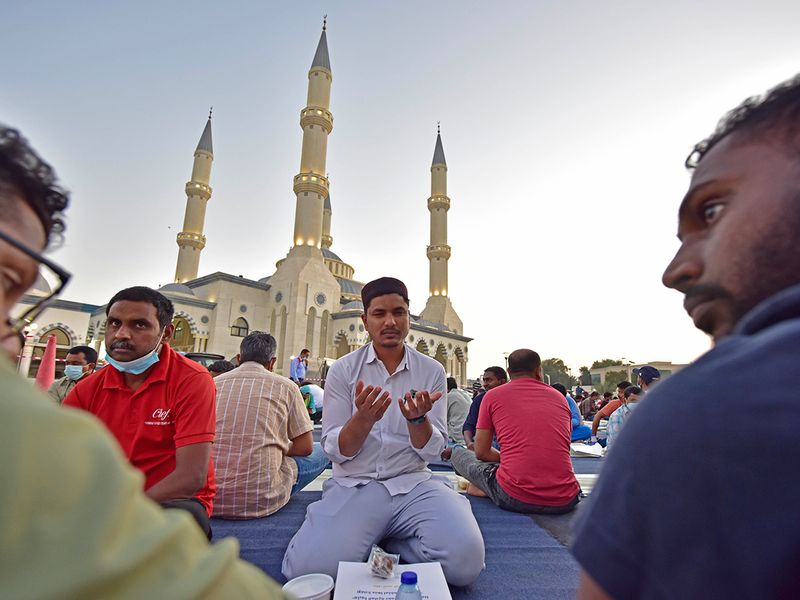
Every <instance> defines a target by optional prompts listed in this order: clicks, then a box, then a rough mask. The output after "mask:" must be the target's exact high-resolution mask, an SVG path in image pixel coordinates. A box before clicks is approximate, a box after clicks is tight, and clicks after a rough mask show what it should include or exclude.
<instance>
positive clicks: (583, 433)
mask: <svg viewBox="0 0 800 600" xmlns="http://www.w3.org/2000/svg"><path fill="white" fill-rule="evenodd" d="M552 387H553V389H554V390H557V391H558V392H559V393H560V394H561V395H562V396H564V397H565V398H566V400H567V404H568V405H569V412H570V414H571V415H572V418H571V423H572V435H571V436H570V441H573V442H579V441H581V440H588V439H589V438H590V437H592V430H591V429H589V426H588V425H584V424H583V419H582V418H581V413H580V412H579V411H578V405H577V404H576V403H575V400H573V399H572V396H570V395H569V394H568V393H567V388H565V387H564V386H563V385H561V384H560V383H554V384H553V386H552Z"/></svg>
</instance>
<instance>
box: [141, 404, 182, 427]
mask: <svg viewBox="0 0 800 600" xmlns="http://www.w3.org/2000/svg"><path fill="white" fill-rule="evenodd" d="M170 412H172V411H171V410H170V409H169V408H157V409H155V410H154V411H153V415H152V418H153V419H158V420H153V421H145V422H144V424H145V425H172V424H174V423H175V421H173V420H172V419H170V420H167V419H169V414H170Z"/></svg>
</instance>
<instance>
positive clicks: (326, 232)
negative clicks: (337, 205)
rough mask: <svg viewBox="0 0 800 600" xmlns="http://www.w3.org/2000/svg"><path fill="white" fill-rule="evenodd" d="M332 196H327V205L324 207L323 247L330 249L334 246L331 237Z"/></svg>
mask: <svg viewBox="0 0 800 600" xmlns="http://www.w3.org/2000/svg"><path fill="white" fill-rule="evenodd" d="M331 215H332V211H331V195H330V194H328V195H327V196H325V204H323V205H322V247H323V248H330V247H331V246H332V245H333V236H331Z"/></svg>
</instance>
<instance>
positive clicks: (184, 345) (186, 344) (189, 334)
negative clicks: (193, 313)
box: [169, 315, 194, 352]
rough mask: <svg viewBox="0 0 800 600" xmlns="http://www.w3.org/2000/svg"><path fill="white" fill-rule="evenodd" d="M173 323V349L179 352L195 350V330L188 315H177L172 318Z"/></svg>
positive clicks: (171, 342)
mask: <svg viewBox="0 0 800 600" xmlns="http://www.w3.org/2000/svg"><path fill="white" fill-rule="evenodd" d="M172 325H173V326H174V327H175V330H174V331H173V332H172V339H171V340H170V343H169V345H170V346H171V347H172V349H173V350H177V351H178V352H191V351H192V350H194V332H193V331H192V326H191V324H190V323H189V321H188V320H187V319H186V317H184V316H182V315H176V316H175V317H173V318H172Z"/></svg>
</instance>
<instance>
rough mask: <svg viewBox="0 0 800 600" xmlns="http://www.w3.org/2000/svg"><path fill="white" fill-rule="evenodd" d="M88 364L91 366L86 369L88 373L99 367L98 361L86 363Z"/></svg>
mask: <svg viewBox="0 0 800 600" xmlns="http://www.w3.org/2000/svg"><path fill="white" fill-rule="evenodd" d="M86 366H87V367H89V370H88V371H86V372H87V373H94V370H95V369H96V368H97V363H86Z"/></svg>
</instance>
